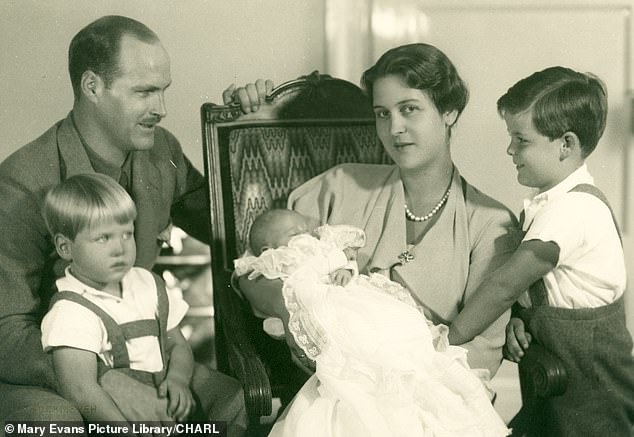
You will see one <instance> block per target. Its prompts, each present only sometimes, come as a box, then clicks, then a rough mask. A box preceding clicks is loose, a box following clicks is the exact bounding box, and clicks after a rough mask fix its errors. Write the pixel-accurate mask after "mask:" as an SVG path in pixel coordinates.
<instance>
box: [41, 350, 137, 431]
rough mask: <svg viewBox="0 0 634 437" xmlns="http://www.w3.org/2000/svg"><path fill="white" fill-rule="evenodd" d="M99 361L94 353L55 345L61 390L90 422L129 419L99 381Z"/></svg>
mask: <svg viewBox="0 0 634 437" xmlns="http://www.w3.org/2000/svg"><path fill="white" fill-rule="evenodd" d="M97 360H98V358H97V356H96V355H95V353H93V352H89V351H85V350H81V349H74V348H70V347H58V348H55V349H54V350H53V365H54V367H55V373H56V375H57V379H58V381H59V393H60V394H61V395H62V396H63V397H64V398H65V399H66V400H68V401H69V402H70V403H72V404H73V405H74V406H75V407H77V409H78V410H79V411H81V412H82V416H83V417H84V419H86V420H87V421H89V422H98V421H110V422H126V418H125V417H124V416H123V413H122V412H121V411H120V410H119V408H118V407H117V406H116V405H115V403H114V401H113V400H112V398H111V397H110V396H109V395H108V394H107V393H106V392H105V391H104V390H103V389H102V388H101V386H100V385H99V384H98V382H97Z"/></svg>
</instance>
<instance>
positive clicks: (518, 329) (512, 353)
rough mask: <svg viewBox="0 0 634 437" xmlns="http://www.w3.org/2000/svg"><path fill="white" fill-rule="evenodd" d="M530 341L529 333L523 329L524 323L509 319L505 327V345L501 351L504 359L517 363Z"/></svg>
mask: <svg viewBox="0 0 634 437" xmlns="http://www.w3.org/2000/svg"><path fill="white" fill-rule="evenodd" d="M532 340H533V338H532V336H531V334H530V332H527V331H526V329H525V327H524V321H523V320H522V319H520V318H518V317H511V320H510V321H509V323H508V324H507V325H506V343H505V344H504V348H503V349H502V353H503V355H504V358H506V359H507V360H510V361H514V362H516V363H519V361H520V360H521V359H522V357H523V356H524V351H525V350H526V349H528V346H529V345H530V343H531V341H532Z"/></svg>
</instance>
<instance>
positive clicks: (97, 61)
mask: <svg viewBox="0 0 634 437" xmlns="http://www.w3.org/2000/svg"><path fill="white" fill-rule="evenodd" d="M125 35H130V36H133V37H134V38H137V39H138V40H140V41H143V42H146V43H154V42H158V41H159V38H158V36H156V34H155V33H154V32H153V31H152V30H151V29H150V28H148V27H147V26H146V25H145V24H143V23H141V22H139V21H136V20H134V19H132V18H128V17H123V16H121V15H107V16H104V17H101V18H99V19H97V20H95V21H93V22H92V23H90V24H88V25H87V26H86V27H84V28H83V29H82V30H80V31H79V32H78V33H77V35H75V36H74V37H73V39H72V41H71V42H70V47H69V48H68V72H69V74H70V82H71V84H72V86H73V93H74V94H75V98H76V99H77V98H78V97H79V95H80V83H81V76H82V75H83V74H84V72H85V71H87V70H91V71H92V72H94V73H95V74H97V75H99V76H100V77H101V78H102V79H103V81H104V83H105V85H106V87H108V86H110V84H111V83H112V81H113V80H114V79H115V78H116V77H117V73H118V71H119V52H120V47H121V39H122V38H123V36H125Z"/></svg>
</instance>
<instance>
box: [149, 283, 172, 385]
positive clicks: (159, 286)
mask: <svg viewBox="0 0 634 437" xmlns="http://www.w3.org/2000/svg"><path fill="white" fill-rule="evenodd" d="M152 277H153V278H154V282H155V283H156V293H157V298H158V326H159V335H158V340H159V345H160V347H161V358H162V360H163V370H161V372H159V373H158V374H155V382H157V386H158V383H160V382H161V381H162V380H163V378H165V374H166V372H167V364H168V360H169V357H168V356H167V317H168V314H169V299H168V298H167V290H166V289H165V282H163V280H162V279H161V278H160V277H159V276H158V275H156V274H155V273H154V272H152ZM157 380H158V381H157Z"/></svg>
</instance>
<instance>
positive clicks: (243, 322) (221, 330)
mask: <svg viewBox="0 0 634 437" xmlns="http://www.w3.org/2000/svg"><path fill="white" fill-rule="evenodd" d="M214 306H215V318H216V320H215V323H216V336H220V337H221V338H217V339H216V344H217V345H222V346H221V347H217V348H216V350H217V353H218V354H221V353H224V354H226V357H225V359H226V367H227V368H223V367H224V366H222V365H220V363H219V370H221V371H223V372H226V373H228V374H230V375H231V376H233V377H235V378H236V379H238V380H239V381H240V382H241V383H242V387H243V390H244V400H245V406H246V410H247V414H248V416H249V419H250V420H258V421H259V418H260V417H261V416H269V415H270V414H271V412H272V408H273V407H272V405H273V404H272V400H273V396H272V392H271V383H270V381H269V377H268V374H267V371H266V367H265V366H264V363H263V362H262V360H261V358H260V356H259V353H258V351H257V348H256V345H255V344H254V341H253V337H252V336H251V333H250V331H249V327H250V326H251V325H253V323H254V320H253V318H254V316H253V315H252V314H251V313H250V310H249V309H248V305H247V304H246V302H245V301H244V300H243V299H242V298H241V297H240V296H239V295H238V293H236V292H235V291H234V290H233V288H232V287H231V286H227V287H219V288H217V289H215V290H214ZM219 361H220V360H219Z"/></svg>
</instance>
